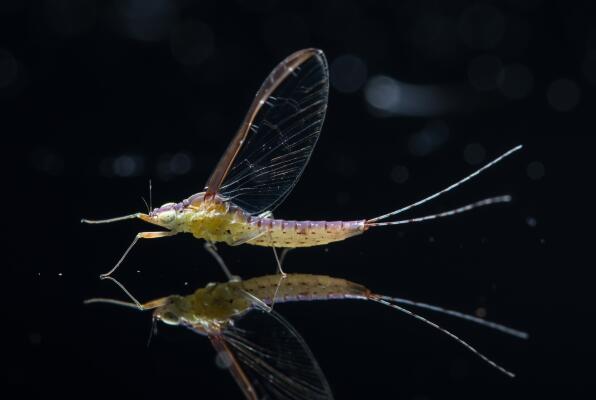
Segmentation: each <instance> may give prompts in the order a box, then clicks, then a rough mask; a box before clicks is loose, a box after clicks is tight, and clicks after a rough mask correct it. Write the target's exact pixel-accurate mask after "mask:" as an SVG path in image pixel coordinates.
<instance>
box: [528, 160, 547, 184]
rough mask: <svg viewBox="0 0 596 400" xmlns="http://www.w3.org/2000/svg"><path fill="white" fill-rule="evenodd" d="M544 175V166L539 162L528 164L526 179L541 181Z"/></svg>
mask: <svg viewBox="0 0 596 400" xmlns="http://www.w3.org/2000/svg"><path fill="white" fill-rule="evenodd" d="M544 173H545V171H544V164H542V163H541V162H540V161H533V162H531V163H529V164H528V167H527V168H526V174H527V175H528V178H530V179H533V180H535V181H536V180H539V179H542V178H543V177H544Z"/></svg>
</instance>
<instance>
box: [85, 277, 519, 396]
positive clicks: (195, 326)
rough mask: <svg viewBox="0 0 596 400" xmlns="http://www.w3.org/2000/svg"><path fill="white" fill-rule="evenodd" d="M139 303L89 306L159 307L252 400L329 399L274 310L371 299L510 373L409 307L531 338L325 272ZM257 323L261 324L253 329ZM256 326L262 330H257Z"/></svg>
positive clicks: (297, 339)
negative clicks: (209, 348) (203, 341)
mask: <svg viewBox="0 0 596 400" xmlns="http://www.w3.org/2000/svg"><path fill="white" fill-rule="evenodd" d="M109 279H111V280H113V281H114V282H116V284H118V285H119V286H120V287H121V288H122V289H123V290H124V291H125V292H126V293H127V294H128V295H129V296H130V297H131V299H132V300H133V302H124V301H120V300H114V299H104V298H95V299H90V300H87V301H86V302H85V303H86V304H90V303H109V304H115V305H121V306H126V307H131V308H138V309H140V310H154V311H153V319H154V321H161V322H163V323H165V324H168V325H174V326H183V327H186V328H189V329H190V330H192V331H194V332H196V333H199V334H201V335H205V336H207V337H208V338H209V340H210V341H211V344H212V345H213V347H214V348H215V350H216V351H217V352H218V358H219V359H220V360H224V361H223V363H224V364H225V366H226V367H228V368H229V370H230V372H231V374H232V376H233V377H234V379H235V380H236V383H237V384H238V385H239V386H240V388H241V390H242V392H243V393H244V395H245V396H246V398H248V399H260V398H270V399H282V398H283V399H288V398H291V399H330V398H332V397H333V396H332V393H331V389H330V387H329V384H328V383H327V380H326V378H325V375H324V374H323V372H322V370H321V368H320V367H319V365H318V363H317V361H316V360H315V358H314V356H313V354H312V352H311V351H310V350H309V348H308V346H307V344H306V343H305V341H304V339H302V337H301V336H300V334H299V333H298V332H297V331H296V330H295V329H294V328H293V327H292V326H291V325H290V323H288V322H287V321H286V320H285V319H284V318H283V317H282V316H280V315H279V314H278V313H277V312H275V311H273V310H271V309H270V308H269V307H268V305H270V304H272V302H273V299H274V298H276V302H277V303H283V302H295V301H319V300H346V299H354V300H370V301H374V302H377V303H380V304H383V305H386V306H389V307H392V308H393V309H396V310H399V311H401V312H403V313H405V314H407V315H410V316H412V317H414V318H416V319H418V320H419V321H422V322H424V323H425V324H427V325H430V326H432V327H433V328H435V329H438V330H439V331H441V332H443V333H444V334H446V335H448V336H449V337H451V338H452V339H454V340H456V341H457V342H458V343H460V344H462V345H463V346H465V347H466V348H467V349H468V350H470V351H471V352H473V353H474V354H476V355H477V356H478V357H480V358H481V359H482V360H484V361H485V362H486V363H488V364H489V365H491V366H492V367H494V368H496V369H498V370H499V371H501V372H503V373H504V374H506V375H508V376H510V377H513V376H514V375H513V373H511V372H509V371H508V370H506V369H505V368H503V367H501V366H500V365H498V364H496V363H495V362H494V361H492V360H490V359H488V358H487V357H486V356H484V355H483V354H481V353H480V352H478V351H477V350H476V349H475V348H474V347H472V346H471V345H469V344H468V343H466V342H465V341H463V340H462V339H460V338H458V337H457V336H455V335H454V334H453V333H451V332H449V331H447V330H446V329H444V328H442V327H440V326H438V325H437V324H435V323H433V322H431V321H429V320H427V319H426V318H423V317H422V316H420V315H418V314H415V313H413V312H412V311H410V310H408V309H406V308H404V307H403V305H407V306H414V307H419V308H424V309H428V310H431V311H436V312H441V313H444V314H447V315H451V316H454V317H458V318H462V319H465V320H468V321H472V322H475V323H478V324H481V325H484V326H487V327H489V328H492V329H496V330H499V331H501V332H504V333H506V334H509V335H512V336H516V337H519V338H523V339H526V338H527V337H528V335H527V334H526V333H525V332H521V331H518V330H515V329H512V328H508V327H506V326H503V325H500V324H497V323H494V322H490V321H486V320H483V319H480V318H477V317H474V316H472V315H467V314H463V313H460V312H458V311H453V310H447V309H444V308H441V307H437V306H433V305H430V304H425V303H419V302H414V301H411V300H407V299H402V298H396V297H389V296H383V295H379V294H375V293H372V292H371V291H370V290H369V289H367V288H366V287H364V286H362V285H360V284H358V283H354V282H350V281H347V280H344V279H339V278H332V277H329V276H322V275H307V274H288V275H287V277H286V279H285V280H284V281H283V283H282V284H281V286H279V277H278V276H276V275H268V276H262V277H257V278H252V279H248V280H245V281H233V282H226V283H217V284H215V283H212V284H209V285H207V286H206V287H204V288H200V289H198V290H196V291H195V292H194V293H193V294H190V295H188V296H179V295H172V296H168V297H164V298H161V299H157V300H153V301H150V302H148V303H145V304H141V303H139V302H138V301H137V300H136V299H134V297H132V295H130V293H129V292H128V291H127V290H126V289H125V288H124V287H123V286H122V285H121V284H120V283H119V282H118V281H116V280H115V279H113V278H109ZM251 323H254V325H252V327H249V326H251ZM255 326H256V328H255Z"/></svg>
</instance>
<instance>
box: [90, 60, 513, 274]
mask: <svg viewBox="0 0 596 400" xmlns="http://www.w3.org/2000/svg"><path fill="white" fill-rule="evenodd" d="M328 91H329V77H328V69H327V61H326V59H325V55H324V54H323V52H322V51H321V50H318V49H304V50H300V51H297V52H295V53H293V54H292V55H290V56H289V57H287V58H286V59H285V60H283V61H282V62H281V63H280V64H279V65H277V67H276V68H275V69H273V71H272V72H271V73H270V74H269V76H268V77H267V79H265V82H263V84H262V86H261V88H260V89H259V91H258V92H257V94H256V97H255V99H254V101H253V102H252V104H251V106H250V108H249V110H248V113H247V114H246V117H245V118H244V120H243V121H242V124H241V125H240V128H239V129H238V132H237V133H236V135H235V136H234V137H233V139H232V141H231V142H230V144H229V145H228V147H227V149H226V151H225V152H224V154H223V156H222V157H221V159H220V160H219V162H218V164H217V165H216V167H215V169H214V170H213V172H212V173H211V176H210V177H209V179H208V180H207V184H206V185H205V188H204V191H202V192H200V193H196V194H193V195H192V196H190V197H188V198H187V199H185V200H183V201H181V202H179V203H166V204H164V205H163V206H161V207H158V208H155V209H153V210H150V211H149V213H148V214H145V213H135V214H131V215H127V216H123V217H118V218H110V219H106V220H88V219H83V220H82V222H85V223H92V224H99V223H110V222H116V221H122V220H128V219H134V218H139V219H141V220H143V221H146V222H149V223H151V224H154V225H157V226H159V227H162V228H165V229H166V230H165V231H158V232H140V233H138V234H137V235H136V236H135V238H134V240H133V242H132V243H131V244H130V246H129V247H128V249H127V250H126V251H125V252H124V254H123V255H122V257H121V258H120V260H119V261H118V262H117V263H116V265H115V266H114V267H113V268H112V269H111V270H110V271H109V272H108V273H106V274H104V275H102V277H106V276H109V275H110V274H112V273H113V272H114V271H115V270H116V269H117V268H118V266H119V265H120V264H121V263H122V261H123V260H124V258H125V257H126V255H127V254H128V252H129V251H130V250H131V249H132V247H133V246H134V245H135V243H136V242H137V241H138V240H139V239H141V238H143V239H152V238H162V237H167V236H174V235H176V234H178V233H181V232H188V233H191V234H192V235H193V236H194V237H196V238H199V239H204V240H206V245H212V244H213V243H216V242H225V243H227V244H228V245H232V246H236V245H240V244H244V243H247V244H252V245H257V246H267V247H272V248H273V249H274V253H275V248H296V247H308V246H317V245H324V244H327V243H331V242H336V241H340V240H344V239H346V238H348V237H351V236H355V235H358V234H361V233H363V232H364V231H366V230H368V229H370V228H372V227H377V226H388V225H400V224H406V223H412V222H421V221H426V220H430V219H435V218H441V217H447V216H451V215H454V214H458V213H462V212H465V211H468V210H470V209H473V208H476V207H481V206H486V205H490V204H495V203H503V202H508V201H510V200H511V197H510V196H498V197H492V198H488V199H484V200H481V201H478V202H475V203H472V204H468V205H466V206H464V207H460V208H457V209H454V210H450V211H445V212H441V213H438V214H434V215H427V216H424V217H418V218H411V219H406V220H399V221H383V220H386V219H387V218H389V217H393V216H396V215H398V214H401V213H403V212H405V211H408V210H410V209H412V208H414V207H416V206H419V205H421V204H423V203H426V202H427V201H429V200H431V199H434V198H436V197H438V196H440V195H441V194H443V193H445V192H447V191H450V190H451V189H454V188H455V187H456V186H459V185H461V184H462V183H464V182H466V181H468V180H469V179H471V178H473V177H475V176H476V175H478V174H480V173H481V172H482V171H484V170H486V169H487V168H489V167H491V166H493V165H494V164H496V163H497V162H499V161H501V160H502V159H503V158H505V157H507V156H509V155H510V154H511V153H513V152H515V151H517V150H519V149H520V148H521V146H517V147H515V148H513V149H511V150H509V151H508V152H506V153H504V154H503V155H501V156H500V157H498V158H496V159H495V160H493V161H491V162H490V163H488V164H487V165H485V166H483V167H482V168H480V169H478V170H477V171H475V172H473V173H472V174H470V175H468V176H467V177H465V178H464V179H461V180H460V181H458V182H456V183H454V184H452V185H450V186H449V187H447V188H445V189H443V190H441V191H439V192H436V193H435V194H433V195H431V196H428V197H426V198H424V199H422V200H420V201H418V202H415V203H413V204H410V205H408V206H406V207H402V208H400V209H398V210H396V211H393V212H390V213H387V214H384V215H381V216H378V217H376V218H371V219H362V220H356V221H290V220H283V219H275V218H273V214H272V212H273V210H274V209H275V208H276V207H277V206H278V205H279V204H281V203H282V201H283V200H284V199H285V198H286V196H288V194H289V193H290V191H291V190H292V188H293V187H294V185H295V184H296V182H297V181H298V179H299V178H300V175H301V174H302V171H303V170H304V168H305V166H306V164H307V163H308V160H309V158H310V156H311V154H312V151H313V149H314V147H315V144H316V143H317V140H318V138H319V133H320V132H321V128H322V125H323V120H324V118H325V110H326V108H327V97H328ZM381 221H383V222H381ZM211 250H212V252H213V250H214V247H213V246H211ZM276 257H277V255H276ZM220 264H222V263H220ZM222 265H223V264H222ZM278 268H279V272H281V273H282V274H283V271H282V270H281V263H280V262H279V259H278ZM224 272H226V274H227V275H228V277H229V278H231V274H230V273H229V271H227V269H226V268H225V267H224Z"/></svg>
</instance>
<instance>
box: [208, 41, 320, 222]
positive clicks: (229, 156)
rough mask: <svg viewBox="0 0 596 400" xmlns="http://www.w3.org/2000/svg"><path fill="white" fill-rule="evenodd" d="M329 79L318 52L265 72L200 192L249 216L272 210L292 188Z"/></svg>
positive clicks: (316, 129) (310, 145) (315, 131)
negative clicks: (229, 202) (224, 200)
mask: <svg viewBox="0 0 596 400" xmlns="http://www.w3.org/2000/svg"><path fill="white" fill-rule="evenodd" d="M328 93H329V75H328V70H327V61H326V59H325V55H324V54H323V52H322V51H321V50H317V49H305V50H300V51H298V52H296V53H294V54H292V55H290V56H289V57H287V58H286V59H285V60H284V61H282V62H281V63H280V64H279V65H278V66H277V67H275V69H274V70H273V71H272V72H271V73H270V74H269V76H268V77H267V79H266V80H265V82H263V85H262V86H261V88H260V89H259V91H258V92H257V95H256V97H255V99H254V101H253V103H252V105H251V107H250V109H249V111H248V113H247V115H246V117H245V119H244V121H243V122H242V125H241V126H240V129H239V130H238V132H237V133H236V136H235V137H234V138H233V139H232V141H231V142H230V144H229V146H228V148H227V150H226V151H225V153H224V154H223V156H222V158H221V159H220V161H219V163H218V164H217V166H216V167H215V170H214V171H213V173H212V174H211V177H210V178H209V180H208V181H207V186H206V188H205V191H206V195H207V196H214V195H215V194H217V193H219V194H221V195H223V197H224V198H227V199H229V200H232V201H233V202H234V203H235V204H237V205H239V206H241V207H242V208H243V209H244V210H246V211H248V212H249V213H253V214H259V213H261V212H263V211H272V210H273V209H274V208H275V207H276V206H278V205H279V204H280V203H281V202H282V201H283V200H284V199H285V197H286V196H287V195H288V194H289V192H290V191H291V189H292V188H293V187H294V185H295V184H296V182H297V181H298V179H299V178H300V175H301V174H302V171H303V170H304V168H305V166H306V164H307V163H308V160H309V158H310V155H311V154H312V151H313V149H314V146H315V144H316V143H317V139H318V138H319V133H320V132H321V127H322V125H323V120H324V119H325V111H326V109H327V97H328Z"/></svg>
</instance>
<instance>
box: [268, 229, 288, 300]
mask: <svg viewBox="0 0 596 400" xmlns="http://www.w3.org/2000/svg"><path fill="white" fill-rule="evenodd" d="M271 243H273V240H271ZM271 248H272V249H273V255H274V256H275V262H276V263H277V271H278V272H279V281H278V282H277V286H276V287H275V293H274V294H273V298H272V299H271V307H270V308H271V310H273V306H275V299H276V298H277V292H279V287H280V286H281V284H282V281H283V280H284V279H286V278H287V277H288V275H287V274H286V273H285V272H284V270H283V268H282V263H281V261H280V259H279V257H278V256H277V249H276V248H275V246H273V245H272V246H271ZM285 253H286V252H285V251H284V254H285ZM282 259H283V256H282Z"/></svg>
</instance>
